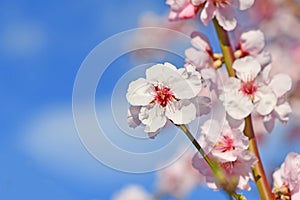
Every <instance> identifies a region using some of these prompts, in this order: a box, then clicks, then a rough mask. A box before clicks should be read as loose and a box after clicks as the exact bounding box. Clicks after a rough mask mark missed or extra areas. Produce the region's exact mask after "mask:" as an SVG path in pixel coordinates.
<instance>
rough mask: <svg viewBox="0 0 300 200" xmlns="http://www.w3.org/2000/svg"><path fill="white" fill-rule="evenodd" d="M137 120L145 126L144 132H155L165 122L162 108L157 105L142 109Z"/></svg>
mask: <svg viewBox="0 0 300 200" xmlns="http://www.w3.org/2000/svg"><path fill="white" fill-rule="evenodd" d="M139 119H140V120H141V122H142V123H143V124H144V125H145V126H146V127H145V132H156V131H157V130H158V129H160V128H162V127H163V126H164V125H165V124H166V122H167V118H166V116H165V112H164V110H163V108H162V107H161V106H160V105H157V104H154V105H149V106H145V107H142V108H141V111H140V113H139Z"/></svg>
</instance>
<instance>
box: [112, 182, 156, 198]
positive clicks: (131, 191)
mask: <svg viewBox="0 0 300 200" xmlns="http://www.w3.org/2000/svg"><path fill="white" fill-rule="evenodd" d="M112 199H113V200H142V199H143V200H154V198H152V197H151V195H149V194H148V193H147V192H146V191H145V190H144V189H143V188H141V187H140V186H137V185H129V186H127V187H126V188H123V189H122V190H121V191H119V192H118V193H117V194H115V195H114V196H113V198H112Z"/></svg>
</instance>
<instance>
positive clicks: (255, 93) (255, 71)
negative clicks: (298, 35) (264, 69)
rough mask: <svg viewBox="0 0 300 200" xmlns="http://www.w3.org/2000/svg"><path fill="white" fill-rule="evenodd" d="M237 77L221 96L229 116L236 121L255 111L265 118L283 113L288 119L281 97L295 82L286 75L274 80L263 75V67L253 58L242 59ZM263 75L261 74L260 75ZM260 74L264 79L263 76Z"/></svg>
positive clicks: (230, 82)
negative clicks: (269, 79) (292, 82)
mask: <svg viewBox="0 0 300 200" xmlns="http://www.w3.org/2000/svg"><path fill="white" fill-rule="evenodd" d="M233 68H234V69H235V71H236V76H237V78H234V77H230V78H229V79H228V81H227V82H226V83H225V85H224V91H223V94H222V96H221V100H222V101H223V105H224V107H225V109H226V111H227V113H228V114H229V115H230V116H231V117H232V118H234V119H237V120H241V119H243V118H245V117H247V116H248V115H249V114H250V113H251V112H252V111H253V110H255V111H256V112H257V113H258V114H260V115H262V116H269V115H270V114H272V113H273V112H276V113H277V111H278V112H280V111H281V110H280V108H281V109H283V111H282V114H280V116H281V117H282V118H283V117H284V116H285V117H286V113H287V112H288V111H289V110H286V109H285V107H279V108H278V106H280V105H282V103H281V102H282V101H281V97H283V95H284V94H285V93H286V92H287V91H288V90H290V89H291V79H290V78H289V76H287V75H284V74H277V75H275V76H274V77H273V78H272V79H271V81H268V79H267V78H266V77H265V73H261V66H260V64H259V63H258V61H257V60H256V59H254V58H253V57H251V56H246V57H244V58H241V59H238V60H236V61H235V62H234V63H233ZM260 73H261V74H260ZM259 75H260V76H259Z"/></svg>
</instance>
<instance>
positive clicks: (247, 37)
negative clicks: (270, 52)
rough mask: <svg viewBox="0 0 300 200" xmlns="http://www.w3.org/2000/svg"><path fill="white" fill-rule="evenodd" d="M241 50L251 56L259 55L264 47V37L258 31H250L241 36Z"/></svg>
mask: <svg viewBox="0 0 300 200" xmlns="http://www.w3.org/2000/svg"><path fill="white" fill-rule="evenodd" d="M240 40H241V45H242V49H243V50H246V51H248V52H249V53H250V54H251V55H257V54H259V53H260V52H261V51H262V50H263V48H264V47H265V37H264V34H263V33H262V32H261V31H260V30H251V31H248V32H245V33H243V34H242V35H241V39H240Z"/></svg>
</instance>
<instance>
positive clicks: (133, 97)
mask: <svg viewBox="0 0 300 200" xmlns="http://www.w3.org/2000/svg"><path fill="white" fill-rule="evenodd" d="M151 92H152V85H151V84H149V82H148V81H147V80H146V79H144V78H139V79H137V80H135V81H133V82H131V83H130V84H129V87H128V91H127V94H126V98H127V101H128V102H129V103H130V104H131V105H133V106H145V105H148V104H149V103H150V102H151V101H152V100H153V99H154V97H153V95H152V94H151Z"/></svg>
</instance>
